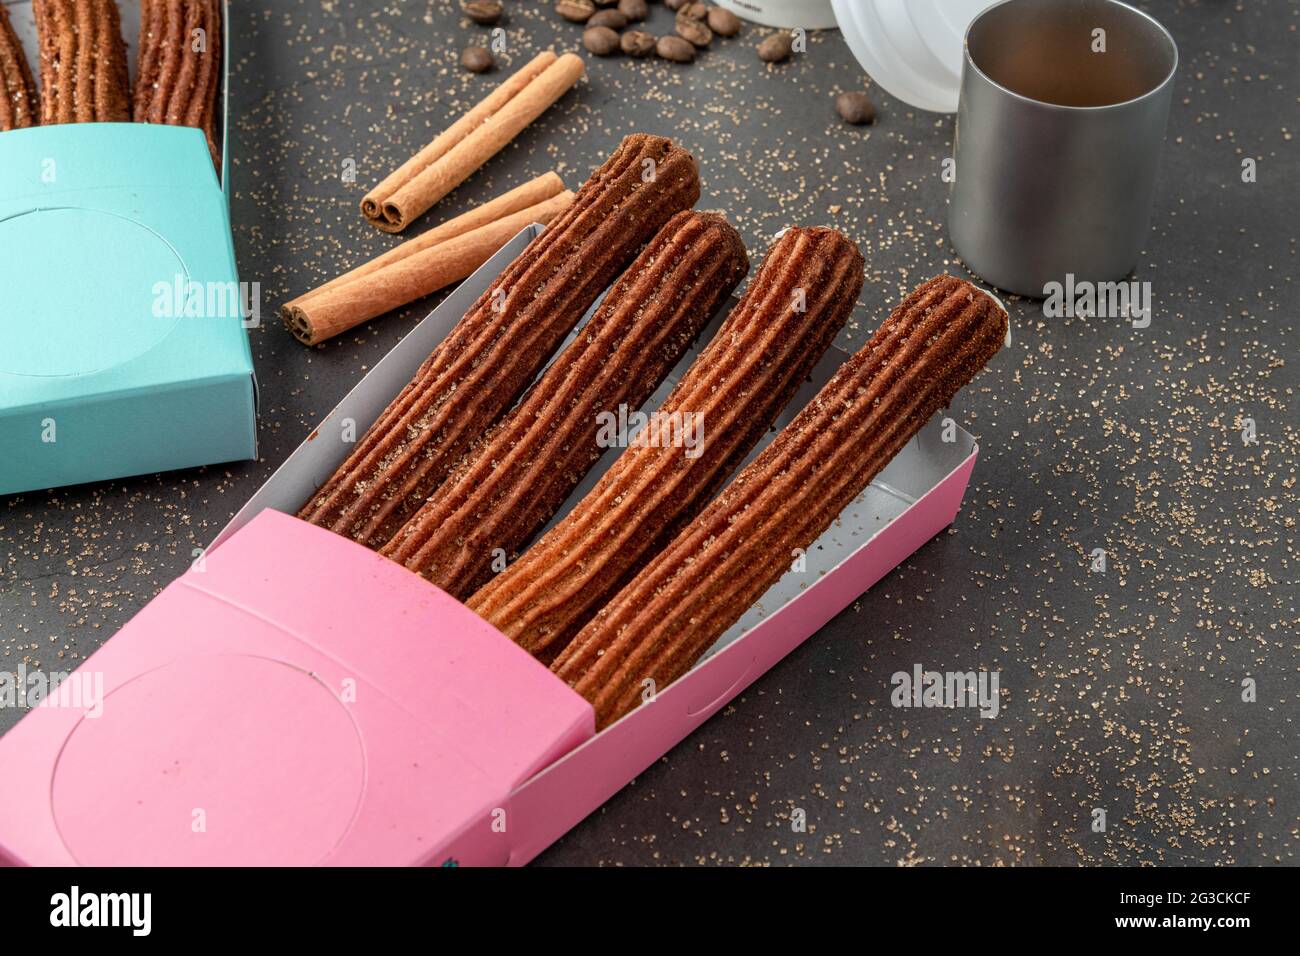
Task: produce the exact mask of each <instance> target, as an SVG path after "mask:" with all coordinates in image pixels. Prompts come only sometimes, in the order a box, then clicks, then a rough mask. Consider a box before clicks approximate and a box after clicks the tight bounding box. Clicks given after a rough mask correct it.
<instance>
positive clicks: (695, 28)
mask: <svg viewBox="0 0 1300 956" xmlns="http://www.w3.org/2000/svg"><path fill="white" fill-rule="evenodd" d="M676 29H677V35H678V36H680V37H682V38H683V39H685V40H690V41H691V43H693V44H695V45H696V46H698V47H701V48H703V47H706V46H708V45H709V44H710V43H712V42H713V31H712V30H710V29H709V28H708V27H707V26H705V25H704V23H703V22H701V21H699V20H696V19H694V18H693V17H688V16H687V15H686V14H685V12H682V13H679V14H677V26H676Z"/></svg>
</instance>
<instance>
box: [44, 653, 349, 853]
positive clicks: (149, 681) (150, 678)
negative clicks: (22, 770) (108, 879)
mask: <svg viewBox="0 0 1300 956" xmlns="http://www.w3.org/2000/svg"><path fill="white" fill-rule="evenodd" d="M178 640H184V638H178ZM101 709H102V713H100V715H99V716H98V717H92V716H87V717H83V718H82V719H81V720H80V721H79V722H78V723H77V725H76V727H75V728H74V729H73V731H72V732H71V733H70V734H69V736H68V739H67V740H66V742H65V743H64V746H63V750H62V753H61V754H60V755H59V759H58V764H57V766H56V767H55V772H54V781H53V785H52V787H51V795H50V799H51V801H52V809H53V813H54V818H55V821H56V824H57V826H58V828H59V833H60V835H61V836H62V838H63V841H64V843H65V844H66V845H67V847H68V850H69V852H71V853H72V855H73V856H74V857H75V858H76V860H77V862H78V863H81V864H84V865H88V866H110V865H111V866H180V865H186V866H194V865H199V866H203V865H207V866H220V865H228V864H233V863H238V864H240V865H252V866H258V865H271V864H274V865H280V866H309V865H313V864H316V863H320V862H321V861H322V860H323V859H324V858H325V857H326V856H328V855H329V853H330V852H331V851H332V850H333V849H334V848H335V847H336V846H338V844H339V843H340V841H341V840H342V839H343V837H344V835H345V834H346V833H347V831H348V828H349V827H350V826H351V824H352V821H353V819H354V818H355V817H356V814H357V809H358V807H359V805H360V802H361V795H362V791H363V789H364V786H365V758H364V755H363V750H362V743H361V738H360V737H359V735H358V731H357V727H356V725H355V723H354V722H353V720H352V716H351V714H349V713H348V710H347V707H346V706H345V705H344V704H342V703H341V702H340V701H339V700H338V698H336V697H335V696H334V694H333V693H331V692H330V690H329V689H328V688H327V687H326V686H325V685H324V684H322V683H321V682H320V681H319V680H317V679H316V678H315V677H314V676H313V675H311V674H309V673H307V672H305V671H303V670H300V669H298V668H295V667H292V666H290V665H288V664H285V663H282V662H280V661H275V660H271V659H269V658H264V657H255V656H251V655H241V654H230V655H220V656H211V657H199V658H191V659H187V660H182V661H178V662H176V663H173V664H169V665H167V666H165V667H161V668H158V669H157V670H153V671H150V672H148V673H146V674H142V675H141V676H139V677H137V678H135V679H134V680H131V681H129V682H127V683H126V684H124V685H122V686H121V687H119V688H118V689H117V690H115V691H113V692H112V693H110V694H108V695H107V696H106V698H105V699H104V701H103V702H102V708H101Z"/></svg>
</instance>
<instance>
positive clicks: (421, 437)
mask: <svg viewBox="0 0 1300 956" xmlns="http://www.w3.org/2000/svg"><path fill="white" fill-rule="evenodd" d="M699 195H700V180H699V171H698V170H697V168H696V165H695V159H694V158H693V157H692V156H691V155H690V153H688V152H686V151H685V150H684V149H682V148H681V147H679V146H677V145H676V144H675V143H673V142H672V141H671V140H668V139H664V138H663V137H659V136H645V135H634V136H629V137H627V138H626V139H624V140H623V142H622V144H620V146H619V148H618V149H617V150H616V151H615V152H614V154H613V155H612V156H611V157H610V158H609V159H608V160H607V161H606V162H605V164H604V165H603V166H601V167H600V168H599V169H598V170H596V172H595V173H594V174H593V175H592V177H591V179H589V180H588V181H587V183H586V184H585V185H583V187H582V189H581V190H580V191H579V192H578V194H577V196H576V197H575V198H574V200H573V204H572V205H571V206H569V208H568V209H566V210H565V211H564V213H563V214H561V215H560V216H559V217H557V218H556V219H555V220H554V221H553V222H552V223H551V224H550V225H549V226H548V227H547V228H546V231H545V232H543V233H542V234H541V235H540V236H538V237H537V238H536V239H534V240H533V241H532V242H531V243H529V244H528V246H527V248H525V249H524V251H523V252H522V253H520V255H519V257H518V258H517V259H515V261H514V262H512V263H511V264H510V265H509V266H508V267H507V268H506V270H505V271H504V272H503V273H502V274H501V275H500V276H499V277H498V278H497V280H496V281H495V282H494V283H493V284H492V286H491V288H489V289H488V290H487V291H486V292H485V293H484V294H483V296H482V297H480V299H479V300H478V301H477V302H476V303H475V304H474V305H473V306H472V307H471V308H470V310H469V311H468V312H467V313H466V314H465V317H464V318H463V319H461V321H460V322H459V323H458V324H457V326H456V327H455V328H454V329H452V331H451V333H450V334H449V335H448V336H447V338H445V339H444V340H443V341H442V343H441V344H439V346H438V347H437V348H436V349H435V350H434V352H433V354H432V355H430V356H429V358H428V359H426V360H425V362H424V364H423V365H422V366H421V367H420V369H419V371H418V372H417V373H416V375H415V378H414V379H412V381H411V382H410V383H409V384H408V385H407V386H406V387H405V388H404V389H403V390H402V391H401V393H400V394H399V395H398V396H397V398H396V399H394V400H393V402H392V403H391V404H390V405H389V406H388V408H387V409H386V410H385V411H384V412H383V413H382V414H381V415H380V416H379V418H378V420H377V421H376V422H375V424H374V425H372V426H371V428H370V430H369V431H368V432H367V433H366V434H365V435H364V436H363V437H362V439H361V441H360V442H359V444H358V447H357V448H356V450H355V451H353V453H352V454H351V455H349V456H348V458H347V460H346V461H345V462H344V463H343V464H342V465H341V466H340V467H339V468H338V470H337V471H335V473H334V475H333V476H332V477H331V478H330V479H329V480H328V481H326V482H325V484H324V485H323V486H322V487H321V488H320V489H319V491H317V493H316V494H314V495H313V496H312V497H311V499H310V500H309V501H308V502H307V503H306V505H305V506H304V507H303V509H302V510H301V511H300V512H299V517H301V518H303V519H304V520H306V521H310V522H311V523H313V524H317V525H321V526H323V527H327V528H330V529H332V530H334V531H336V532H338V533H339V534H343V535H346V536H348V537H350V538H352V539H354V540H356V541H360V542H362V543H364V544H367V545H369V546H370V547H375V548H378V547H381V546H383V545H384V544H386V543H387V542H388V540H389V539H390V538H391V537H392V536H393V534H394V533H395V532H396V531H397V530H398V529H399V528H400V527H401V526H402V525H403V524H405V523H406V521H407V520H408V519H409V518H410V517H411V515H412V514H414V513H415V511H416V510H417V509H418V508H419V507H420V506H421V505H422V504H423V503H424V501H425V500H426V499H427V498H428V497H429V495H430V494H431V493H432V492H433V491H434V490H435V489H436V488H437V487H438V486H439V485H440V484H442V482H443V481H444V480H445V479H446V478H447V476H448V474H449V473H450V472H451V469H452V467H453V466H454V465H455V463H456V462H457V461H458V460H459V459H460V457H461V456H462V455H463V454H464V453H465V452H466V451H467V450H468V449H469V447H470V445H471V443H472V442H473V441H474V440H475V439H477V438H478V437H479V436H481V435H482V434H483V433H484V432H485V431H486V430H487V429H488V428H489V427H490V426H491V425H492V424H493V423H495V422H496V421H497V419H499V418H500V417H501V416H502V415H503V414H504V413H505V412H506V411H507V410H508V409H509V408H510V407H511V406H512V405H513V404H514V403H515V401H516V399H518V397H519V396H520V394H521V393H522V392H523V391H524V389H525V388H526V387H527V386H528V385H529V383H531V382H532V381H533V379H534V378H535V377H536V375H537V373H538V371H540V369H541V367H542V366H543V365H544V364H545V363H546V361H547V359H549V358H550V356H551V354H552V353H553V352H554V351H555V349H556V348H557V347H558V346H559V344H560V342H561V341H562V340H563V338H564V336H565V335H567V334H568V332H569V331H570V330H571V329H572V328H573V326H574V325H576V324H577V322H578V320H579V319H580V318H581V317H582V315H583V313H585V312H586V310H587V309H588V308H589V307H590V306H591V304H592V302H594V301H595V300H596V297H597V296H598V295H599V294H600V293H601V291H602V290H604V289H605V288H606V287H607V286H608V285H609V284H610V282H612V281H613V279H614V278H615V277H616V276H617V275H618V274H619V273H620V272H621V271H623V268H624V267H625V266H626V265H627V264H628V263H629V262H630V261H631V260H632V259H633V258H634V257H635V256H636V254H637V253H638V251H639V250H640V248H641V246H642V245H643V244H644V243H645V242H646V240H648V239H649V238H650V237H651V236H653V235H654V234H655V233H656V232H657V231H658V230H659V227H660V226H662V225H663V224H664V223H665V222H667V220H668V219H669V218H670V217H671V216H673V215H674V214H675V213H678V212H680V211H681V210H683V209H688V208H690V207H691V206H692V205H694V203H695V201H696V199H698V198H699Z"/></svg>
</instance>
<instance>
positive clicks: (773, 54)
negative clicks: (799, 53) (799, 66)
mask: <svg viewBox="0 0 1300 956" xmlns="http://www.w3.org/2000/svg"><path fill="white" fill-rule="evenodd" d="M793 48H794V43H793V41H792V40H791V39H790V34H788V33H774V34H772V35H771V36H770V37H768V38H767V39H766V40H764V41H763V42H762V43H760V44H759V45H758V58H759V59H760V60H762V61H763V62H764V63H780V62H781V61H782V60H788V59H790V51H791V50H792V49H793Z"/></svg>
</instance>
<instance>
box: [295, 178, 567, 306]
mask: <svg viewBox="0 0 1300 956" xmlns="http://www.w3.org/2000/svg"><path fill="white" fill-rule="evenodd" d="M562 192H564V182H563V181H562V180H561V179H560V177H559V176H557V175H556V174H555V173H553V172H551V173H543V174H542V175H540V176H538V177H537V178H536V179H530V180H529V181H528V182H526V183H524V184H523V185H522V186H516V187H515V188H514V189H512V190H510V191H509V192H506V193H502V194H501V195H500V196H497V197H496V198H495V199H492V200H490V201H488V202H485V203H484V204H483V205H481V206H476V207H475V208H473V209H471V210H470V211H469V212H467V213H463V214H462V215H459V216H456V217H455V218H454V219H448V220H447V221H446V222H444V223H441V224H440V225H438V226H436V227H434V228H433V229H430V230H429V231H428V232H425V233H422V234H421V235H419V236H416V237H415V238H414V239H408V240H406V241H405V242H403V243H402V244H400V245H397V246H394V247H393V248H392V249H389V250H388V251H387V252H385V253H384V254H383V255H380V256H376V257H375V258H373V259H371V260H370V261H369V262H366V263H363V264H362V265H359V266H357V267H356V268H355V269H353V270H351V271H350V272H345V273H343V275H341V276H338V277H336V278H334V279H331V280H330V281H329V282H326V283H325V284H324V285H319V286H317V287H316V288H315V289H312V290H311V291H310V292H305V293H303V294H302V295H300V296H298V298H296V299H294V300H292V301H291V302H288V303H286V304H285V306H284V308H286V309H290V308H293V307H294V306H297V305H300V304H302V302H303V301H304V300H306V299H308V298H310V297H311V296H314V295H317V294H319V293H321V292H325V291H326V290H328V289H333V288H335V287H337V286H340V285H342V284H343V283H345V282H350V281H352V280H353V279H359V278H360V277H361V276H363V275H369V274H370V273H371V272H377V271H378V270H380V269H382V268H383V267H384V266H387V265H391V264H392V263H394V262H397V261H399V260H401V259H405V258H406V257H407V256H412V255H414V254H415V253H417V252H423V251H424V250H425V249H428V248H429V247H430V246H435V245H437V244H438V243H440V242H446V241H447V240H448V239H451V238H453V237H455V236H459V235H463V234H464V233H467V232H469V231H471V230H473V229H477V228H479V227H480V226H486V225H488V224H489V223H493V222H496V221H497V220H498V219H503V218H504V217H506V216H508V215H510V214H511V213H515V212H519V211H520V210H522V209H528V208H530V207H532V206H536V205H539V204H540V203H543V202H545V201H546V200H548V199H550V198H552V197H554V196H558V195H559V194H560V193H562Z"/></svg>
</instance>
